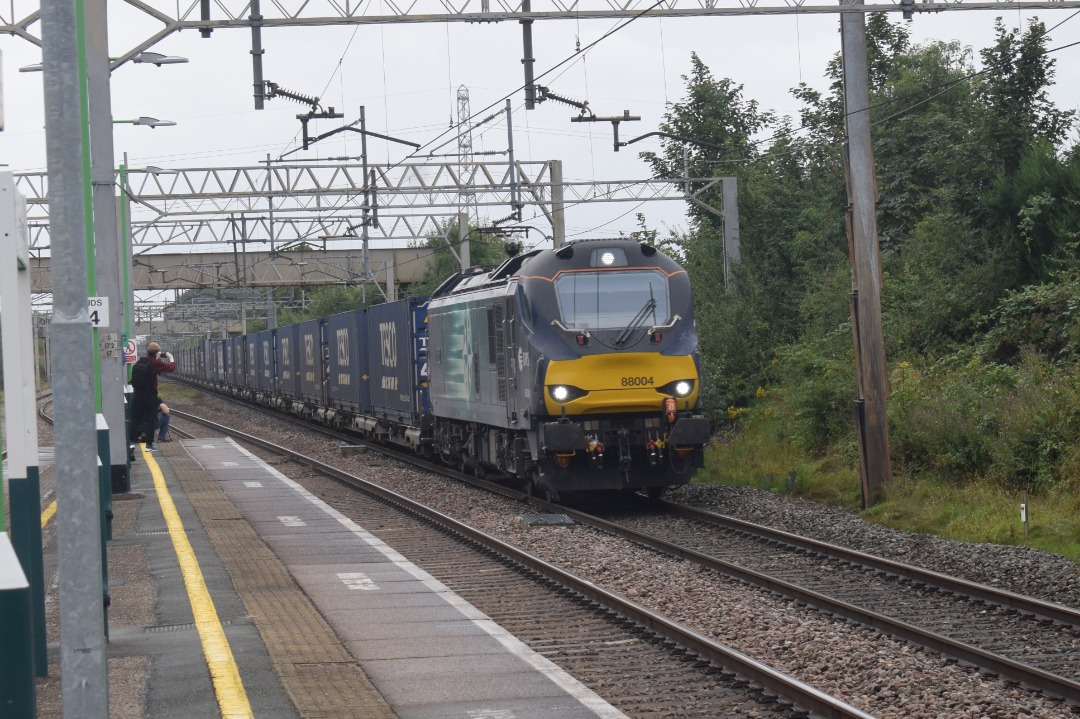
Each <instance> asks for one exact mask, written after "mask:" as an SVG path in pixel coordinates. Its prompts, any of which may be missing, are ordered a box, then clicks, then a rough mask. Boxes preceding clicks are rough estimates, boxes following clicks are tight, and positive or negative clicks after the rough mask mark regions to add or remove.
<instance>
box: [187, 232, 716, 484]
mask: <svg viewBox="0 0 1080 719" xmlns="http://www.w3.org/2000/svg"><path fill="white" fill-rule="evenodd" d="M178 364H179V372H180V373H181V375H182V376H187V377H189V378H191V379H194V380H196V381H199V382H202V383H205V384H209V385H214V386H218V387H219V388H220V389H223V390H224V391H227V392H230V393H232V394H235V395H238V396H243V397H245V398H247V399H250V400H252V401H256V402H259V403H262V404H266V405H269V406H274V407H277V408H279V409H282V410H284V411H288V412H291V413H293V414H297V415H301V416H305V417H309V418H311V419H314V420H318V421H320V422H323V423H326V424H329V425H333V426H337V427H343V428H348V429H351V430H354V431H356V432H358V433H360V434H361V435H362V436H364V437H366V438H368V439H370V440H374V441H381V442H391V443H397V444H400V445H404V446H406V447H409V448H410V449H412V450H413V451H415V452H417V453H420V454H423V455H428V456H437V457H439V458H441V459H442V460H443V461H444V462H445V463H447V464H449V465H451V466H456V467H458V468H459V469H461V470H463V471H471V472H473V473H475V474H476V475H478V476H483V475H493V476H496V477H498V478H502V479H508V480H514V481H516V482H517V483H519V484H520V485H522V486H523V487H525V488H526V489H527V490H528V491H529V492H530V493H533V494H538V495H541V496H545V497H548V498H551V499H554V498H557V497H558V496H559V495H560V494H561V493H565V492H575V491H581V490H628V491H636V490H642V489H643V490H645V491H646V493H647V494H649V495H650V496H653V497H658V496H660V495H661V494H662V493H663V492H664V490H665V489H666V488H668V487H670V486H674V485H679V484H685V483H687V482H689V480H690V478H691V476H692V474H693V472H694V470H695V469H697V468H698V467H701V466H702V465H703V460H704V452H703V447H704V445H705V443H706V442H707V440H708V438H709V435H710V425H709V422H708V420H707V419H706V418H705V417H704V416H703V414H702V412H701V407H700V394H701V386H700V358H699V356H698V350H697V332H696V329H695V326H694V319H693V299H692V295H691V288H690V281H689V278H688V276H687V274H686V271H685V270H684V269H683V268H682V267H680V266H679V265H678V264H677V263H676V262H675V261H674V260H672V259H671V258H669V257H667V256H666V255H665V254H664V253H663V252H661V251H659V250H658V249H656V248H655V247H653V246H651V245H648V244H644V243H639V242H636V241H633V240H629V239H614V240H612V239H608V240H580V241H576V242H572V243H568V244H564V245H562V246H561V247H559V248H556V249H550V248H549V249H535V250H532V251H529V252H525V253H522V254H519V255H516V256H514V257H510V258H509V259H508V260H506V261H505V262H504V263H503V264H502V265H500V266H499V267H497V268H495V269H484V268H472V269H470V270H466V271H463V272H461V273H458V274H455V275H454V276H452V277H450V278H449V279H447V280H446V281H445V282H443V284H442V285H441V286H439V287H438V288H437V289H436V290H435V291H434V292H433V293H432V294H431V296H430V297H428V298H415V297H414V298H409V299H407V300H400V301H397V302H390V303H386V304H382V305H373V306H371V307H367V308H364V309H358V310H352V311H350V312H345V313H340V314H337V315H332V316H330V317H327V318H324V319H319V320H308V321H306V322H303V323H300V324H298V325H293V326H289V327H281V328H277V329H275V330H264V331H262V332H259V333H253V334H250V335H247V336H245V337H231V338H228V339H225V340H205V341H203V342H201V343H199V345H197V346H194V347H190V348H186V349H184V350H182V351H181V352H180V353H179V361H178Z"/></svg>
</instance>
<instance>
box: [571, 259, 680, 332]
mask: <svg viewBox="0 0 1080 719" xmlns="http://www.w3.org/2000/svg"><path fill="white" fill-rule="evenodd" d="M555 293H556V295H557V297H558V300H559V311H560V313H561V314H562V321H563V323H564V324H566V326H567V327H574V328H578V329H623V328H625V327H626V326H627V325H629V324H630V323H631V322H634V320H635V318H637V316H638V315H639V314H640V313H641V312H642V310H643V308H645V309H646V310H647V312H648V315H647V316H646V317H645V318H644V321H645V322H647V323H649V324H662V323H665V322H667V321H668V318H669V317H670V313H671V305H670V303H669V301H668V278H667V277H666V276H665V275H664V274H662V273H660V272H658V271H656V270H626V271H619V270H615V271H607V272H567V273H563V274H561V275H559V277H558V278H556V280H555ZM650 301H653V302H654V303H655V305H654V306H653V307H647V305H648V304H651V302H650Z"/></svg>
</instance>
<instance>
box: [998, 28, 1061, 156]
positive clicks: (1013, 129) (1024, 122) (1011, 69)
mask: <svg viewBox="0 0 1080 719" xmlns="http://www.w3.org/2000/svg"><path fill="white" fill-rule="evenodd" d="M995 30H996V32H997V42H996V43H995V44H994V45H993V47H988V48H986V49H984V50H982V52H981V55H982V59H983V62H984V63H985V70H984V72H983V75H982V78H981V81H980V82H979V83H978V85H977V92H978V97H979V101H980V102H981V103H982V105H983V107H984V108H985V109H986V112H985V113H984V114H983V120H984V131H985V132H986V133H987V136H988V140H989V146H988V148H987V149H988V151H989V154H990V156H991V157H995V158H997V159H998V161H999V162H1000V169H1001V170H1002V171H1003V172H1005V173H1006V174H1009V173H1012V172H1015V171H1016V170H1017V169H1018V168H1019V167H1020V161H1021V158H1022V157H1023V155H1024V152H1025V150H1026V149H1027V148H1028V147H1030V146H1031V145H1032V144H1034V143H1037V142H1039V141H1046V142H1048V143H1050V144H1051V145H1055V146H1056V145H1058V144H1060V143H1061V141H1062V140H1064V139H1065V137H1066V135H1067V134H1068V132H1069V130H1070V129H1071V128H1072V127H1073V125H1074V123H1075V120H1076V113H1075V111H1073V110H1067V111H1066V110H1059V109H1058V108H1056V107H1055V106H1054V104H1053V102H1051V101H1050V98H1049V96H1048V95H1047V92H1046V91H1047V88H1049V87H1050V85H1052V84H1053V81H1054V75H1055V74H1056V71H1055V70H1054V65H1055V64H1056V61H1055V60H1054V59H1053V58H1052V57H1050V56H1049V55H1048V54H1047V52H1046V45H1047V42H1048V41H1049V36H1048V35H1047V34H1046V26H1045V25H1043V23H1041V22H1039V20H1038V19H1032V20H1031V22H1030V23H1029V24H1028V29H1027V31H1026V32H1024V33H1023V34H1022V35H1021V34H1020V31H1019V29H1012V30H1006V29H1005V25H1004V23H1002V21H1001V18H997V20H996V21H995Z"/></svg>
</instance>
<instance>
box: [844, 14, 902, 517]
mask: <svg viewBox="0 0 1080 719" xmlns="http://www.w3.org/2000/svg"><path fill="white" fill-rule="evenodd" d="M841 3H842V4H846V5H850V6H852V7H855V8H857V9H856V10H855V11H853V12H845V13H843V14H842V15H841V17H840V31H841V40H842V47H843V64H844V114H845V118H846V124H847V142H848V145H847V170H848V172H847V190H848V200H849V202H850V219H849V223H848V226H849V236H850V242H851V248H850V255H851V285H852V288H851V289H852V332H853V334H854V340H855V372H856V377H857V380H858V399H857V401H856V425H857V427H856V429H857V434H858V440H859V455H860V459H861V462H860V474H861V477H862V498H863V506H864V507H869V506H870V505H872V504H874V503H876V502H877V501H878V500H879V499H880V498H881V492H882V489H883V488H884V487H885V486H886V485H887V484H889V483H890V482H892V464H891V462H890V459H889V423H888V415H887V411H886V405H887V400H888V394H889V377H888V372H887V369H888V368H887V366H886V362H885V342H884V338H883V332H882V327H881V282H882V280H881V256H880V252H879V250H878V235H877V217H876V208H875V203H876V201H877V181H876V179H875V177H874V151H873V145H872V143H871V139H870V87H869V79H868V71H867V61H866V17H865V15H864V13H863V10H862V7H861V6H862V5H863V2H862V0H841Z"/></svg>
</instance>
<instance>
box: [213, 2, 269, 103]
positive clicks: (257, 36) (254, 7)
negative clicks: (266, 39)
mask: <svg viewBox="0 0 1080 719" xmlns="http://www.w3.org/2000/svg"><path fill="white" fill-rule="evenodd" d="M209 14H210V13H209V11H207V12H206V15H209ZM250 17H251V74H252V78H253V80H252V85H254V87H255V109H256V110H261V109H263V98H264V91H263V67H262V56H263V54H264V53H265V52H266V51H265V50H263V46H262V21H263V16H262V11H261V8H260V7H259V0H251V16H250ZM203 37H207V35H203Z"/></svg>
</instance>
